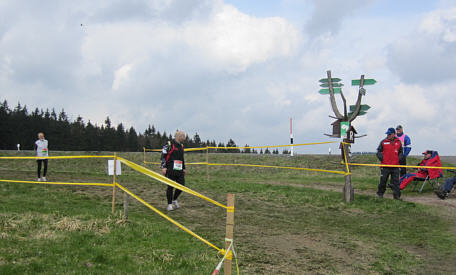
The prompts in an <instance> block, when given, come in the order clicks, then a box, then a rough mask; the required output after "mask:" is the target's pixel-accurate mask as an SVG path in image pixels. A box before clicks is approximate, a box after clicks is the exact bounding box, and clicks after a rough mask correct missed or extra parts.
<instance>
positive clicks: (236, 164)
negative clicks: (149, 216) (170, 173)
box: [144, 161, 347, 175]
mask: <svg viewBox="0 0 456 275" xmlns="http://www.w3.org/2000/svg"><path fill="white" fill-rule="evenodd" d="M144 163H145V164H160V162H149V161H145V162H144ZM187 164H189V165H192V164H193V165H209V166H241V167H242V166H244V167H262V168H278V169H291V170H306V171H316V172H326V173H333V174H341V175H346V174H347V173H345V172H344V171H336V170H325V169H314V168H304V167H289V166H272V165H260V164H241V163H207V162H193V163H185V165H187Z"/></svg>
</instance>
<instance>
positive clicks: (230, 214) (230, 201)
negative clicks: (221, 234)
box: [223, 194, 234, 275]
mask: <svg viewBox="0 0 456 275" xmlns="http://www.w3.org/2000/svg"><path fill="white" fill-rule="evenodd" d="M226 200H227V206H228V207H229V208H228V209H227V211H226V237H225V238H226V239H227V240H233V235H234V234H233V233H234V194H226ZM231 243H232V241H226V240H225V249H228V247H229V246H230V244H231ZM231 264H232V260H231V258H230V259H228V258H226V259H225V263H224V267H223V269H224V274H225V275H231Z"/></svg>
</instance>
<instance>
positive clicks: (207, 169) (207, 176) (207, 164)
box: [206, 148, 209, 183]
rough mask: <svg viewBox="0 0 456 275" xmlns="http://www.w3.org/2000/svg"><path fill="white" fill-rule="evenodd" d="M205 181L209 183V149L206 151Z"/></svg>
mask: <svg viewBox="0 0 456 275" xmlns="http://www.w3.org/2000/svg"><path fill="white" fill-rule="evenodd" d="M206 180H207V183H209V148H207V149H206Z"/></svg>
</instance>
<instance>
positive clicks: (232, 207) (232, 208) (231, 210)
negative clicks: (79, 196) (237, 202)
mask: <svg viewBox="0 0 456 275" xmlns="http://www.w3.org/2000/svg"><path fill="white" fill-rule="evenodd" d="M226 212H230V213H234V206H228V207H227V208H226Z"/></svg>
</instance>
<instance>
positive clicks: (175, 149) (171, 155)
mask: <svg viewBox="0 0 456 275" xmlns="http://www.w3.org/2000/svg"><path fill="white" fill-rule="evenodd" d="M184 140H185V133H184V132H182V131H176V134H175V136H174V139H173V140H171V141H168V143H167V144H166V145H165V146H163V150H162V154H161V169H162V174H163V175H165V176H166V177H167V178H169V179H171V180H173V181H175V182H177V183H179V184H181V185H185V174H186V171H185V161H184V146H183V145H182V142H183V141H184ZM181 193H182V191H181V190H179V189H176V190H174V188H173V187H171V186H169V185H168V189H167V190H166V199H167V200H168V206H167V207H166V210H168V211H172V210H174V209H177V208H179V207H180V206H179V203H178V202H177V198H178V197H179V195H180V194H181Z"/></svg>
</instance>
